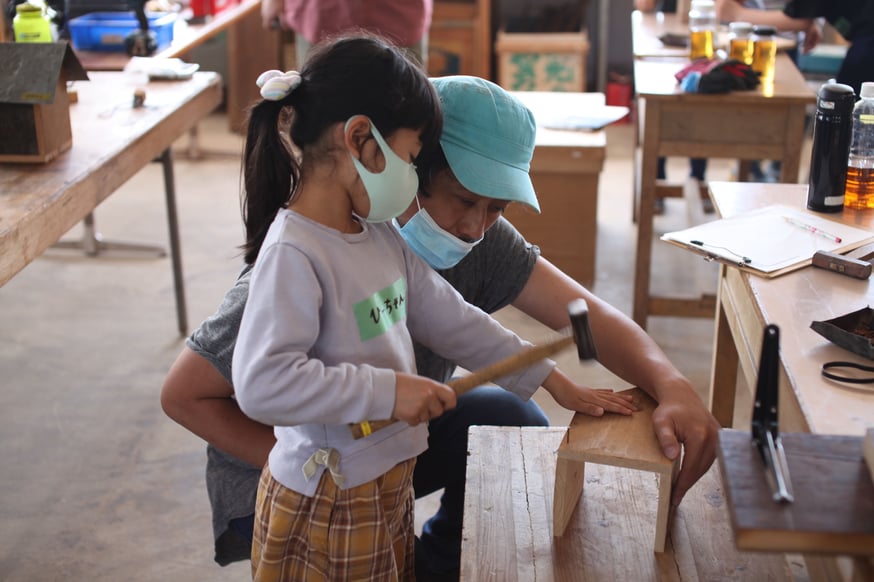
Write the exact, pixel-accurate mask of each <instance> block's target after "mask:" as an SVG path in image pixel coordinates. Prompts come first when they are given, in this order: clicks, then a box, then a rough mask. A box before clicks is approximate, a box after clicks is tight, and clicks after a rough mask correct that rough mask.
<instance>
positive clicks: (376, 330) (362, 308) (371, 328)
mask: <svg viewBox="0 0 874 582" xmlns="http://www.w3.org/2000/svg"><path fill="white" fill-rule="evenodd" d="M353 310H354V312H355V321H356V322H357V323H358V335H359V336H360V337H361V341H367V340H369V339H372V338H375V337H376V336H378V335H380V334H383V333H385V331H386V330H387V329H388V328H390V327H391V326H393V325H394V324H396V323H397V322H399V321H403V320H404V319H405V318H406V316H407V286H406V285H405V284H404V279H403V278H400V279H398V280H397V281H395V282H394V283H392V284H391V285H389V286H388V287H386V288H385V289H382V290H381V291H377V292H376V293H374V294H373V295H371V296H370V297H368V298H367V299H365V300H364V301H359V302H358V303H356V304H355V305H354V306H353Z"/></svg>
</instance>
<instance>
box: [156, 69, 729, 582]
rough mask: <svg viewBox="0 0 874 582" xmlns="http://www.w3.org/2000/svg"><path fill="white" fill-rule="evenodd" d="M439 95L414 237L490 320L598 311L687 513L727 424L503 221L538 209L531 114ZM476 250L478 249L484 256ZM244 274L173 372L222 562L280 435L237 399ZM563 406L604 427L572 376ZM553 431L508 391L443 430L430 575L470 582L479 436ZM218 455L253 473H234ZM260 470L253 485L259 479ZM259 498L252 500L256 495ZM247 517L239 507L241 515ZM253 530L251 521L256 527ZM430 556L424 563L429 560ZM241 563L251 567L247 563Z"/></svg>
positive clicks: (456, 87)
mask: <svg viewBox="0 0 874 582" xmlns="http://www.w3.org/2000/svg"><path fill="white" fill-rule="evenodd" d="M434 84H435V86H436V87H437V92H438V94H439V95H440V99H441V101H442V103H443V109H444V124H443V134H442V137H441V140H440V143H441V150H440V151H436V152H426V153H424V154H423V155H421V156H420V158H419V159H418V160H417V163H418V166H419V176H420V189H419V193H420V195H419V196H418V197H417V200H416V201H415V202H414V204H413V205H411V207H410V208H409V209H408V210H407V211H406V212H405V213H404V214H402V215H401V216H400V217H399V218H398V225H399V228H400V232H401V235H402V236H403V237H404V238H405V240H406V241H407V242H408V243H409V244H410V246H411V248H412V249H413V250H414V251H415V252H417V254H420V256H422V258H424V259H425V260H426V261H428V262H429V264H431V266H432V267H434V268H436V269H437V270H438V272H440V274H441V275H442V276H443V277H444V278H446V279H447V280H448V281H449V282H450V283H451V284H452V285H453V286H454V287H455V288H456V289H458V290H459V292H461V294H462V295H463V296H464V297H465V299H466V300H467V301H468V302H470V303H473V304H474V305H477V306H479V307H480V308H482V309H483V310H484V311H486V312H490V313H491V312H494V311H496V310H498V309H500V308H502V307H504V306H506V305H509V304H512V305H514V306H515V307H517V308H519V309H520V310H522V311H523V312H525V313H527V314H528V315H530V316H532V317H534V318H535V319H537V320H539V321H541V322H542V323H544V324H546V325H548V326H550V327H552V328H554V329H560V328H562V327H565V326H566V325H567V324H568V314H567V308H566V306H567V304H568V303H569V302H570V301H571V300H572V299H575V298H579V297H582V298H584V299H585V300H586V301H587V303H588V305H589V320H590V323H591V326H592V331H593V336H594V339H595V343H596V346H597V350H598V353H599V359H600V361H601V363H602V364H603V365H604V366H605V367H607V368H608V369H610V370H611V371H613V372H614V373H615V374H616V375H618V376H619V377H621V378H623V379H624V380H626V381H627V382H629V383H631V384H634V385H636V386H640V387H642V388H643V389H644V390H646V391H647V392H649V393H650V394H652V395H653V396H654V397H655V399H656V400H657V401H658V402H659V406H658V408H657V409H656V412H655V414H654V416H653V423H654V427H653V428H654V431H655V433H656V435H657V437H658V439H659V442H660V443H661V445H662V448H663V450H664V451H665V453H666V454H667V455H668V456H669V457H671V458H675V457H677V455H679V454H680V445H681V443H682V444H684V445H685V456H684V460H683V466H682V470H681V472H680V474H679V476H678V480H677V483H676V487H675V495H674V502H675V503H679V502H680V499H681V498H682V496H683V494H684V493H685V492H686V490H687V489H688V488H689V487H690V486H691V485H692V484H693V483H694V482H695V481H696V480H697V479H698V478H699V477H700V476H701V475H702V474H703V473H704V472H706V470H707V469H708V468H709V467H710V464H711V463H712V462H713V458H714V456H715V445H716V432H717V429H718V425H717V423H716V420H715V419H714V418H713V417H712V415H710V413H709V412H708V411H707V410H706V408H705V407H704V405H703V403H702V402H701V399H700V398H699V397H698V396H697V394H696V393H695V390H694V389H693V387H692V386H691V384H690V383H689V381H688V380H687V379H686V378H684V377H683V376H682V375H681V374H680V372H679V371H678V370H677V369H676V368H674V366H673V365H672V364H671V363H670V362H669V361H668V360H667V358H666V357H665V355H664V353H663V352H662V351H661V350H660V349H659V348H658V347H657V346H656V345H655V343H654V342H653V341H652V339H650V338H649V337H648V336H647V335H646V334H645V333H644V332H643V330H641V329H640V327H638V326H637V325H636V324H634V323H633V322H632V321H631V320H630V319H629V318H628V317H626V316H625V315H623V314H622V313H620V312H619V311H618V310H616V309H614V308H612V307H610V306H609V305H607V304H606V303H604V302H603V301H601V300H600V299H598V298H597V297H595V296H594V295H593V294H591V293H590V292H589V291H588V290H586V289H585V288H583V287H582V286H581V285H579V284H578V283H577V282H576V281H574V280H572V279H570V278H569V277H568V276H566V275H564V274H563V273H561V272H560V271H559V270H558V269H556V268H555V267H554V266H552V265H551V264H550V263H549V262H548V261H546V260H545V259H543V258H542V257H540V256H539V249H537V247H534V246H532V245H530V244H528V243H527V242H526V241H525V240H524V239H523V238H522V237H521V235H519V233H518V232H517V231H516V230H515V229H514V228H513V227H512V225H510V223H509V222H507V221H506V220H504V219H502V218H501V214H502V212H503V210H504V208H506V206H507V205H508V204H510V202H511V201H514V202H518V203H524V204H528V205H530V206H532V207H533V208H535V209H537V208H538V202H537V198H536V196H535V193H534V188H533V185H532V184H531V180H530V178H529V176H528V169H529V163H530V160H531V156H532V154H533V151H534V134H535V125H534V120H533V116H532V115H531V112H530V111H528V110H527V109H526V108H525V107H524V106H523V105H522V104H521V103H520V102H519V101H518V100H517V99H515V98H514V97H512V96H511V95H510V94H508V93H507V92H505V91H504V90H503V89H501V88H500V87H498V86H497V85H495V84H494V83H491V82H489V81H485V80H483V79H477V78H474V77H463V76H457V77H444V78H441V79H435V80H434ZM474 243H476V244H474ZM247 285H248V282H247V277H246V276H245V275H244V276H243V277H242V278H241V282H239V283H238V284H237V285H236V286H235V287H234V289H232V291H231V292H229V294H228V296H227V297H226V300H225V302H224V303H223V305H222V306H221V307H220V308H219V311H218V312H217V314H216V315H215V316H213V317H212V318H210V319H209V320H207V321H206V322H204V324H203V325H202V326H201V328H200V329H198V330H197V331H196V332H195V333H194V334H193V335H192V337H191V338H190V339H189V342H188V345H187V347H186V348H185V350H183V353H182V354H181V355H180V356H179V359H178V360H177V362H176V363H175V364H174V365H173V368H171V370H170V373H169V374H168V377H167V379H166V381H165V384H164V388H163V392H162V404H163V406H164V409H165V411H166V412H167V414H168V415H170V416H171V417H172V418H174V419H176V420H177V421H178V422H180V423H181V424H183V425H184V426H186V427H187V428H189V429H190V430H192V432H195V433H196V434H198V435H200V436H201V437H203V438H204V439H206V440H207V441H208V442H210V443H211V444H212V445H214V447H211V448H210V462H209V466H208V469H207V474H208V479H207V481H208V487H209V490H210V496H211V499H212V501H213V507H214V525H215V529H216V538H217V540H216V550H217V560H218V561H219V562H220V563H221V562H222V560H227V559H229V557H232V556H226V555H222V554H223V552H224V551H225V550H226V549H227V548H225V547H224V546H223V544H225V543H227V542H228V540H233V539H237V540H238V541H239V537H236V538H235V535H236V534H234V533H233V532H234V528H240V527H241V526H242V527H245V525H246V524H245V521H244V518H246V517H247V516H249V515H250V514H251V513H253V512H254V503H253V502H252V501H251V500H252V499H254V488H255V487H256V486H257V474H258V469H257V467H261V466H262V465H263V463H264V461H265V459H266V458H267V452H269V450H270V448H271V447H272V446H273V442H274V441H273V434H272V431H271V430H270V427H264V426H263V425H258V424H257V423H254V422H253V421H251V420H249V419H247V418H246V417H245V416H243V414H242V413H241V412H240V411H239V408H237V406H236V403H235V402H234V401H233V400H232V389H231V387H230V384H229V382H228V381H227V380H226V378H229V377H230V374H229V372H230V370H229V362H230V358H231V353H232V351H233V347H234V340H235V338H236V329H237V326H238V325H239V318H240V316H241V314H242V310H243V305H244V303H245V300H246V293H247ZM416 360H417V367H418V370H419V373H420V374H423V375H427V376H429V377H432V378H434V379H437V380H440V381H446V380H447V379H448V378H449V376H450V375H451V374H452V372H453V370H454V365H453V364H452V363H451V362H447V361H445V360H443V359H442V358H440V357H439V356H437V355H436V354H432V353H430V352H428V351H427V350H426V349H425V348H423V347H419V348H417V358H416ZM550 379H551V380H552V385H551V386H550V387H549V390H550V393H551V394H552V396H553V397H554V398H555V399H556V400H557V402H558V403H559V404H561V405H562V406H564V407H566V408H568V409H571V410H578V411H582V412H586V413H588V414H594V415H600V414H603V412H604V408H603V407H601V406H599V405H598V404H597V399H596V398H590V397H588V396H587V395H590V394H591V392H592V391H591V390H590V389H587V388H584V387H582V386H578V385H577V384H575V383H574V382H573V381H571V380H570V379H569V378H567V376H565V375H564V374H562V373H561V372H560V371H559V370H557V369H556V370H554V374H553V375H551V376H550ZM547 423H548V421H547V419H546V417H545V416H544V414H543V413H542V411H540V409H539V408H538V407H537V405H536V404H535V403H534V402H523V401H521V400H520V399H519V398H517V397H516V396H514V395H512V394H510V393H508V392H505V391H503V390H500V389H495V388H485V387H483V388H478V389H476V390H474V391H472V392H470V393H467V394H465V395H463V396H461V397H459V399H458V404H457V407H456V408H455V409H454V410H452V411H449V412H447V413H445V414H444V415H443V416H441V417H440V418H437V419H435V420H433V421H432V422H431V423H430V425H429V450H428V451H426V452H425V453H423V454H422V455H421V456H420V457H419V458H418V461H417V465H416V473H415V477H414V486H415V489H416V496H417V497H419V496H422V495H426V494H428V493H431V492H432V491H436V490H439V489H441V488H442V489H443V490H444V493H443V497H442V498H441V507H440V509H439V511H438V512H437V514H435V515H434V516H433V517H432V518H431V519H430V520H428V522H427V523H426V525H425V527H424V529H423V534H422V536H421V539H420V544H419V547H418V548H417V562H421V564H420V568H418V569H417V574H418V575H419V576H420V578H422V579H426V574H427V571H432V572H438V573H441V572H449V573H450V575H454V576H455V577H457V569H458V564H459V556H460V544H461V514H462V509H463V498H464V470H465V461H466V454H467V428H468V427H469V426H471V425H474V424H486V425H489V424H490V425H502V426H529V425H545V424H547ZM218 449H221V450H223V451H225V452H226V453H229V454H230V455H234V456H236V457H238V458H239V459H243V460H244V461H246V462H248V465H246V464H245V463H243V462H242V461H238V460H234V459H233V458H230V457H229V456H228V455H227V454H224V453H221V452H220V451H219V450H218ZM247 471H248V473H247ZM249 491H251V492H250V493H249ZM228 502H230V503H232V504H235V506H234V507H228V506H227V503H228ZM249 523H251V519H249ZM419 550H421V551H419ZM239 557H240V556H239V555H238V556H237V559H239Z"/></svg>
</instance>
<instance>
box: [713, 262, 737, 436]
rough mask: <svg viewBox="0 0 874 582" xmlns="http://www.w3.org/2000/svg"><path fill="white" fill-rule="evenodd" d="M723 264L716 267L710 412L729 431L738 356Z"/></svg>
mask: <svg viewBox="0 0 874 582" xmlns="http://www.w3.org/2000/svg"><path fill="white" fill-rule="evenodd" d="M726 268H727V267H726V266H725V265H720V267H719V290H718V292H717V295H718V299H717V301H716V328H715V330H714V332H713V333H714V338H713V365H712V366H711V376H710V412H711V413H712V414H713V416H715V417H716V420H718V421H719V424H720V425H721V426H723V427H728V428H731V426H732V424H733V422H734V400H735V393H736V392H737V366H738V362H739V357H738V353H737V346H736V345H735V343H734V337H733V336H732V333H731V327H730V326H729V325H728V315H727V313H726V310H725V304H724V303H723V301H725V299H726V298H725V296H724V295H725V291H724V289H723V278H724V277H725V269H726Z"/></svg>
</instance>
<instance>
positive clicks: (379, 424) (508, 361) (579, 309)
mask: <svg viewBox="0 0 874 582" xmlns="http://www.w3.org/2000/svg"><path fill="white" fill-rule="evenodd" d="M568 315H569V317H570V321H571V325H570V328H569V329H568V330H566V331H565V332H564V333H563V334H562V336H561V337H559V338H558V339H555V340H553V341H551V342H549V343H546V344H541V345H539V346H532V347H530V348H528V349H525V350H523V351H521V352H519V353H517V354H513V355H512V356H509V357H507V358H504V359H503V360H499V361H497V362H495V363H494V364H492V365H490V366H486V367H485V368H482V369H480V370H477V371H475V372H472V373H470V374H468V375H467V376H462V377H460V378H456V379H454V380H451V381H449V382H447V385H448V386H449V387H450V388H452V389H453V390H454V391H455V393H456V394H457V395H458V396H461V395H462V394H464V393H465V392H467V391H468V390H472V389H474V388H476V387H477V386H482V385H483V384H486V383H488V382H492V381H494V380H496V379H497V378H500V377H501V376H506V375H508V374H512V373H513V372H518V371H519V370H522V369H524V368H527V367H529V366H532V365H534V364H536V363H537V362H539V361H540V360H543V359H544V358H548V357H550V356H552V355H553V354H556V353H558V352H560V351H561V350H563V349H564V348H566V347H567V346H570V345H572V344H576V345H577V352H578V354H579V357H580V360H581V361H585V360H592V359H594V358H596V357H597V356H598V354H597V351H596V350H595V340H594V339H593V338H592V329H591V327H590V326H589V306H588V304H587V303H586V300H585V299H582V298H579V299H574V300H573V301H571V302H570V303H569V304H568ZM395 422H398V421H397V420H394V419H388V420H366V421H364V422H359V423H355V424H350V425H349V428H350V430H351V431H352V436H353V437H354V438H356V439H360V438H364V437H366V436H368V435H371V434H373V433H375V432H376V431H378V430H380V429H383V428H385V427H387V426H389V425H391V424H394V423H395Z"/></svg>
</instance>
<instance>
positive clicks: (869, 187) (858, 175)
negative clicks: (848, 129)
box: [844, 81, 874, 210]
mask: <svg viewBox="0 0 874 582" xmlns="http://www.w3.org/2000/svg"><path fill="white" fill-rule="evenodd" d="M859 95H860V97H861V99H860V100H859V101H857V102H856V106H855V107H854V108H853V141H852V143H851V145H850V159H849V162H848V164H847V189H846V191H845V192H844V206H848V207H850V208H856V209H860V210H864V209H868V208H874V82H871V81H869V82H867V83H862V89H861V91H860V92H859Z"/></svg>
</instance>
